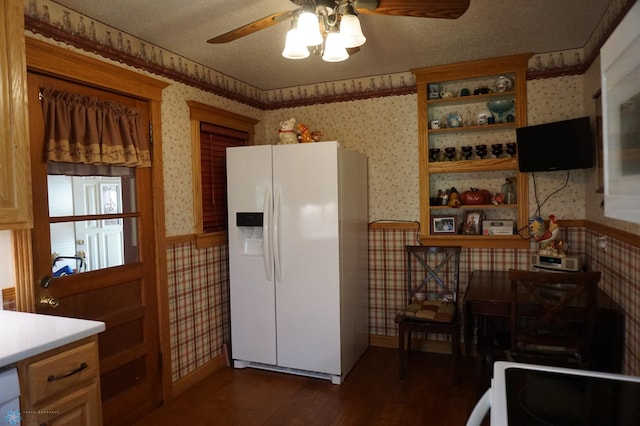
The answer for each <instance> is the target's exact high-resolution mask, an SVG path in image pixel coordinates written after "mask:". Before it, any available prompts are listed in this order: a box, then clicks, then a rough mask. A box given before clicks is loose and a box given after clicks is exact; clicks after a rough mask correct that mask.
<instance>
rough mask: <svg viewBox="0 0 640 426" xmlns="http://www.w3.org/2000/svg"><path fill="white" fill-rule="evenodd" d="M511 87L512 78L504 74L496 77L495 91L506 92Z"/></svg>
mask: <svg viewBox="0 0 640 426" xmlns="http://www.w3.org/2000/svg"><path fill="white" fill-rule="evenodd" d="M511 89H513V80H511V79H510V78H509V77H507V76H506V75H501V76H500V77H498V78H497V79H496V92H508V91H509V90H511Z"/></svg>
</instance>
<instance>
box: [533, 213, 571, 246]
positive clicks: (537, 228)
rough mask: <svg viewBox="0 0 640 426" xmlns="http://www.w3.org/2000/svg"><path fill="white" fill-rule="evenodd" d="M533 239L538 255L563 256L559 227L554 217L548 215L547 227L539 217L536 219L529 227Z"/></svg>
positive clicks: (562, 242) (562, 243)
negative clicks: (537, 248)
mask: <svg viewBox="0 0 640 426" xmlns="http://www.w3.org/2000/svg"><path fill="white" fill-rule="evenodd" d="M529 228H530V230H531V235H532V236H533V239H534V240H536V242H537V243H538V247H539V249H540V253H542V254H550V255H563V254H564V253H565V251H566V247H565V244H564V241H562V240H561V239H560V238H559V237H560V227H559V226H558V220H557V219H556V217H555V215H549V226H546V225H545V222H544V220H542V218H541V217H536V218H535V219H534V220H533V222H531V225H530V226H529Z"/></svg>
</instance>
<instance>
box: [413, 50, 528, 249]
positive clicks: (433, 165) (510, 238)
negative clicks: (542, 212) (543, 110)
mask: <svg viewBox="0 0 640 426" xmlns="http://www.w3.org/2000/svg"><path fill="white" fill-rule="evenodd" d="M530 56H531V54H521V55H513V56H505V57H499V58H492V59H483V60H477V61H470V62H462V63H456V64H449V65H440V66H434V67H427V68H420V69H414V70H412V72H413V74H414V75H415V78H416V84H417V93H418V95H417V97H418V137H419V144H418V145H419V162H420V165H419V171H420V241H421V242H422V243H423V244H428V245H448V246H449V245H460V246H463V247H487V248H498V247H504V248H526V247H528V245H529V241H528V239H527V238H526V237H527V236H528V230H527V229H525V230H523V231H521V232H520V235H518V234H517V233H516V234H513V235H465V234H461V233H459V232H461V231H459V229H458V230H456V231H457V233H438V232H432V226H431V225H432V223H431V221H432V218H433V217H434V216H436V215H437V216H456V217H457V223H458V224H461V223H462V222H463V221H464V219H465V216H466V212H468V211H471V210H473V211H480V212H481V214H482V215H484V216H485V217H486V218H487V219H495V220H498V219H509V220H513V221H515V224H516V229H520V228H523V227H526V225H527V223H528V180H527V175H526V174H524V173H520V172H519V170H518V160H517V157H515V156H514V157H509V156H508V155H506V154H504V155H502V156H500V157H499V158H496V157H494V156H493V155H492V154H491V145H492V144H495V143H502V144H503V147H506V143H510V142H513V143H515V142H516V131H515V129H516V128H518V127H523V126H526V125H527V84H526V70H527V62H528V59H529V57H530ZM501 76H506V77H507V78H508V79H509V80H510V81H511V82H512V83H513V84H512V85H511V87H508V88H507V89H506V90H503V91H497V90H496V82H497V81H498V79H499V78H500V77H501ZM483 86H484V87H487V88H488V89H489V90H490V93H485V94H474V93H477V92H476V89H478V88H480V87H483ZM434 88H435V89H436V90H437V91H438V92H440V91H442V92H444V91H450V92H453V94H454V96H453V97H448V98H444V99H443V98H439V97H436V96H434V95H433V93H432V94H431V96H430V89H434ZM462 89H467V90H468V93H469V94H468V95H466V96H461V91H462ZM432 92H433V90H432ZM430 98H431V99H430ZM494 99H507V100H511V99H513V100H514V102H515V105H514V107H513V109H512V110H511V111H510V112H509V113H508V114H510V115H511V116H512V117H510V120H509V121H507V119H506V115H507V114H504V115H503V116H502V121H500V120H499V119H498V120H497V122H496V123H495V124H478V118H477V117H478V114H479V113H480V112H482V111H488V108H487V105H486V104H487V102H489V101H491V100H494ZM452 113H454V114H455V113H457V114H458V115H459V116H461V118H462V125H461V126H459V127H452V126H450V125H448V123H447V117H448V116H449V115H450V114H452ZM434 119H438V120H440V122H441V127H440V128H431V121H432V120H434ZM480 144H484V145H487V148H488V151H489V152H488V155H487V156H486V157H485V158H484V159H477V158H475V146H476V145H480ZM462 146H472V147H474V150H473V151H474V157H472V158H471V159H467V160H464V159H461V160H455V159H454V160H451V161H448V160H445V161H433V159H430V158H429V157H430V154H429V153H430V151H429V150H430V149H435V148H439V149H441V150H443V151H444V149H445V148H447V147H455V148H456V150H457V151H460V149H461V147H462ZM514 177H515V178H516V179H517V184H516V193H517V196H516V197H515V202H513V203H511V204H486V205H462V206H461V207H458V208H452V207H447V206H442V205H440V206H436V205H430V202H429V199H430V198H432V197H436V196H437V192H438V189H450V188H451V187H455V188H456V189H457V191H458V192H459V193H460V194H461V193H462V192H464V191H466V190H470V188H471V187H476V188H480V189H487V190H489V191H491V192H492V193H496V192H501V187H502V184H503V183H505V181H506V179H507V178H514ZM458 228H459V227H458Z"/></svg>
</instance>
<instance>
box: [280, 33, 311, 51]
mask: <svg viewBox="0 0 640 426" xmlns="http://www.w3.org/2000/svg"><path fill="white" fill-rule="evenodd" d="M282 56H284V57H285V58H287V59H304V58H308V57H309V49H307V46H306V45H305V44H304V43H302V40H301V38H300V34H299V33H298V30H297V29H295V28H291V29H290V30H289V31H287V38H286V41H285V43H284V50H283V51H282Z"/></svg>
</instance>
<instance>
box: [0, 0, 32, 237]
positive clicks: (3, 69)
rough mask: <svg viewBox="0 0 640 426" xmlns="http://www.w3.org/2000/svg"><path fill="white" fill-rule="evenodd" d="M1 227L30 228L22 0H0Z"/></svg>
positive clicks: (29, 179)
mask: <svg viewBox="0 0 640 426" xmlns="http://www.w3.org/2000/svg"><path fill="white" fill-rule="evenodd" d="M0 22H1V23H2V25H1V26H0V85H1V86H0V229H17V228H30V227H32V226H33V217H32V212H31V172H30V170H29V128H28V124H27V77H26V72H27V67H26V63H25V47H24V36H23V35H24V12H23V6H22V1H19V0H0Z"/></svg>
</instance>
